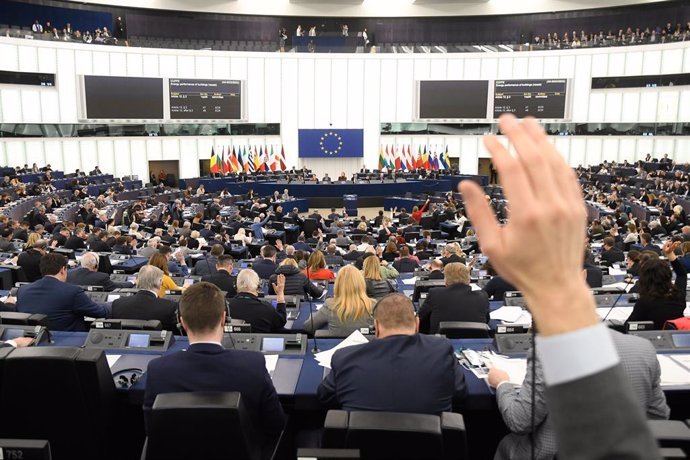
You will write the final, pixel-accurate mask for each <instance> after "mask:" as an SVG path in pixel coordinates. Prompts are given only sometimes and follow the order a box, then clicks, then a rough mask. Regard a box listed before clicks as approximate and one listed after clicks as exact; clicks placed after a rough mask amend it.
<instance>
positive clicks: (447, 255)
mask: <svg viewBox="0 0 690 460" xmlns="http://www.w3.org/2000/svg"><path fill="white" fill-rule="evenodd" d="M461 252H462V249H460V245H459V244H458V243H448V244H447V245H445V246H444V247H443V257H441V262H443V265H448V264H452V263H456V262H457V263H461V264H464V263H465V258H464V257H461V256H460V253H461Z"/></svg>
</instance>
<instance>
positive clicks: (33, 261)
mask: <svg viewBox="0 0 690 460" xmlns="http://www.w3.org/2000/svg"><path fill="white" fill-rule="evenodd" d="M41 257H43V256H42V254H41V253H40V252H38V251H36V250H35V249H27V250H26V251H24V252H22V253H21V254H19V258H18V259H17V265H18V266H20V267H22V269H23V270H24V274H25V275H26V279H27V281H29V282H30V283H33V282H34V281H37V280H40V279H41V270H40V268H39V263H40V262H41Z"/></svg>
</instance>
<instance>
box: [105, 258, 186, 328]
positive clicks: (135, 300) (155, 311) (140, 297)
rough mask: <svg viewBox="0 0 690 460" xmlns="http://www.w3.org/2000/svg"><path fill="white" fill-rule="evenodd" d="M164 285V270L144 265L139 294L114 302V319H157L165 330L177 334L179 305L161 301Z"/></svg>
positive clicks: (140, 275)
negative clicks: (159, 296)
mask: <svg viewBox="0 0 690 460" xmlns="http://www.w3.org/2000/svg"><path fill="white" fill-rule="evenodd" d="M162 283H163V270H161V269H160V268H158V267H154V266H153V265H144V266H143V267H141V270H139V273H138V275H137V288H138V289H139V292H137V293H136V294H134V295H133V296H127V297H120V298H119V299H116V300H115V301H113V315H112V317H113V318H121V319H143V320H152V319H157V320H158V321H160V322H161V325H162V326H163V329H164V330H166V331H172V332H175V333H177V332H178V327H177V303H175V302H173V301H172V300H168V299H159V298H158V293H159V292H160V289H161V284H162Z"/></svg>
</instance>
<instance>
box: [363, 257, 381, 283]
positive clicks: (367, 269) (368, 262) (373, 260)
mask: <svg viewBox="0 0 690 460" xmlns="http://www.w3.org/2000/svg"><path fill="white" fill-rule="evenodd" d="M362 271H363V272H364V273H363V274H364V278H365V279H368V280H374V281H378V280H380V279H382V278H381V262H380V261H379V258H378V257H367V258H365V259H364V261H363V262H362Z"/></svg>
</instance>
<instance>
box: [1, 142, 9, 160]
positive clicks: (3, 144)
mask: <svg viewBox="0 0 690 460" xmlns="http://www.w3.org/2000/svg"><path fill="white" fill-rule="evenodd" d="M9 164H10V163H9V162H8V161H7V154H6V153H5V142H0V165H9Z"/></svg>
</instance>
